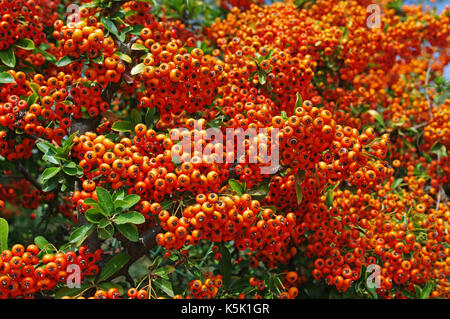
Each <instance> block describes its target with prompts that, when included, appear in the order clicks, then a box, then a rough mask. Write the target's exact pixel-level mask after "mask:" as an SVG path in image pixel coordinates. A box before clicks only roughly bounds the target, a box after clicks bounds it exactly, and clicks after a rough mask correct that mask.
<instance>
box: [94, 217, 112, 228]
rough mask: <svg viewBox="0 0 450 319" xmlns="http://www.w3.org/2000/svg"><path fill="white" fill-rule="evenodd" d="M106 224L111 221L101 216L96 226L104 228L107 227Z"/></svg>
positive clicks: (109, 223)
mask: <svg viewBox="0 0 450 319" xmlns="http://www.w3.org/2000/svg"><path fill="white" fill-rule="evenodd" d="M108 225H111V222H110V221H109V220H108V219H106V218H103V219H102V220H100V222H99V223H98V225H97V226H98V227H99V228H105V227H107V226H108Z"/></svg>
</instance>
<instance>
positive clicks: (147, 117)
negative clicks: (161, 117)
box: [145, 107, 156, 127]
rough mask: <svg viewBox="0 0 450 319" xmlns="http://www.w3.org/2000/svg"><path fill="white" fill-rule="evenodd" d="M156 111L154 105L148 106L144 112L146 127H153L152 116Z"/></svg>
mask: <svg viewBox="0 0 450 319" xmlns="http://www.w3.org/2000/svg"><path fill="white" fill-rule="evenodd" d="M155 113H156V107H152V108H148V109H147V112H146V113H145V124H146V125H147V127H153V118H154V116H155Z"/></svg>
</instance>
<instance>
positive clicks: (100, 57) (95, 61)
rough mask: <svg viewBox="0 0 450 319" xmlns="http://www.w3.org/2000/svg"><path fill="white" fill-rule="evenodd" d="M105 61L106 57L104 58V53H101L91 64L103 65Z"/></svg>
mask: <svg viewBox="0 0 450 319" xmlns="http://www.w3.org/2000/svg"><path fill="white" fill-rule="evenodd" d="M104 59H105V57H104V56H103V53H102V52H100V51H99V52H98V54H97V56H96V57H95V58H93V59H91V62H93V63H97V64H102V63H103V60H104Z"/></svg>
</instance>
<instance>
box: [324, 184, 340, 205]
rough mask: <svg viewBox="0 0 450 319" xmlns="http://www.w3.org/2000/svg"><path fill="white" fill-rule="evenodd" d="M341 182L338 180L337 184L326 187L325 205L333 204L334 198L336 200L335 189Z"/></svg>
mask: <svg viewBox="0 0 450 319" xmlns="http://www.w3.org/2000/svg"><path fill="white" fill-rule="evenodd" d="M338 185H339V182H337V183H336V184H335V185H329V186H328V187H327V188H326V189H325V192H324V194H325V205H327V206H328V207H331V206H333V200H334V190H335V189H336V188H337V187H338Z"/></svg>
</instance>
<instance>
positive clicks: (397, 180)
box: [391, 178, 403, 190]
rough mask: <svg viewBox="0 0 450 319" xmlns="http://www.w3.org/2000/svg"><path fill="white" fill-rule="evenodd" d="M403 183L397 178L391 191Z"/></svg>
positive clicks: (401, 179)
mask: <svg viewBox="0 0 450 319" xmlns="http://www.w3.org/2000/svg"><path fill="white" fill-rule="evenodd" d="M402 182H403V178H397V179H396V180H395V181H394V182H393V183H392V185H391V190H395V189H396V188H397V187H399V186H400V184H401V183H402Z"/></svg>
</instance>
